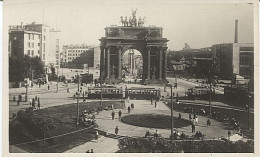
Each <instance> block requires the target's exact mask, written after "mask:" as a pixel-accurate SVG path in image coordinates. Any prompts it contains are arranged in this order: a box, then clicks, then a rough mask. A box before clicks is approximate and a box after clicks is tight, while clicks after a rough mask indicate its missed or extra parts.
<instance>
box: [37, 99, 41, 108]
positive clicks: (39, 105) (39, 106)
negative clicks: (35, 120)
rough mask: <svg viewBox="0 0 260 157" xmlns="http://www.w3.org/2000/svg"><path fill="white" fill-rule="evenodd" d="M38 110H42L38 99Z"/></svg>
mask: <svg viewBox="0 0 260 157" xmlns="http://www.w3.org/2000/svg"><path fill="white" fill-rule="evenodd" d="M37 109H41V104H40V98H39V97H38V108H37Z"/></svg>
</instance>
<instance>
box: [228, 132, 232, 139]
mask: <svg viewBox="0 0 260 157" xmlns="http://www.w3.org/2000/svg"><path fill="white" fill-rule="evenodd" d="M230 136H231V131H230V130H228V140H229V141H230Z"/></svg>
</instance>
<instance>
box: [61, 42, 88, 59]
mask: <svg viewBox="0 0 260 157" xmlns="http://www.w3.org/2000/svg"><path fill="white" fill-rule="evenodd" d="M91 48H93V47H91V46H88V45H85V44H81V45H79V44H76V45H72V44H71V45H63V48H62V50H63V52H62V57H63V58H62V61H63V62H71V61H72V60H74V59H76V58H78V57H80V55H81V54H82V53H83V52H87V51H88V50H90V49H91Z"/></svg>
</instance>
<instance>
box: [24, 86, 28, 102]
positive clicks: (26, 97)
mask: <svg viewBox="0 0 260 157" xmlns="http://www.w3.org/2000/svg"><path fill="white" fill-rule="evenodd" d="M25 88H26V93H25V102H27V101H28V82H27V83H26V85H25Z"/></svg>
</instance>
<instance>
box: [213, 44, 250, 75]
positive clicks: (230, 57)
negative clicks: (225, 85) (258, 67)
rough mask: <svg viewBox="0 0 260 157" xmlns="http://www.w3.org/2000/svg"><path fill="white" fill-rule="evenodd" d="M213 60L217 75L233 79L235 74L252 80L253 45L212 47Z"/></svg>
mask: <svg viewBox="0 0 260 157" xmlns="http://www.w3.org/2000/svg"><path fill="white" fill-rule="evenodd" d="M212 60H213V61H214V62H215V64H216V66H215V70H216V73H217V75H219V76H220V77H222V78H231V77H232V76H233V74H236V75H240V76H242V77H244V78H250V77H252V76H253V73H254V45H253V43H224V44H217V45H213V46H212Z"/></svg>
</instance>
